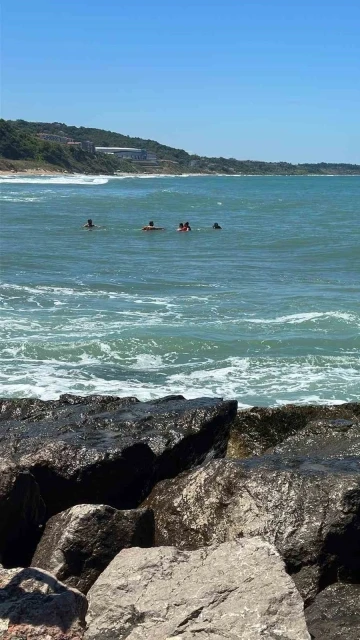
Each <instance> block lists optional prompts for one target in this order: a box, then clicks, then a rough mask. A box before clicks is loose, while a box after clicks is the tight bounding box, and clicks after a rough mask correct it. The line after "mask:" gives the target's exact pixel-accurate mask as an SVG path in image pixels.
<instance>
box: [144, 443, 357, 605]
mask: <svg viewBox="0 0 360 640" xmlns="http://www.w3.org/2000/svg"><path fill="white" fill-rule="evenodd" d="M145 505H146V506H149V507H151V508H152V509H153V510H154V513H155V522H156V532H155V539H156V544H158V545H174V546H177V547H179V548H182V549H194V548H198V547H201V546H203V545H208V544H219V543H222V542H224V541H226V540H234V539H237V538H240V537H243V536H246V537H252V536H263V537H264V538H265V539H266V540H268V541H269V542H271V543H272V544H274V545H275V546H276V548H277V549H278V551H279V552H280V554H281V555H282V557H283V558H284V560H285V562H286V566H287V569H288V571H289V572H290V573H291V574H294V575H293V577H294V579H295V581H297V577H298V578H299V582H298V586H299V589H301V592H302V595H303V597H304V598H305V599H306V600H309V599H311V598H312V597H314V595H315V594H316V593H317V591H318V590H319V589H320V588H322V587H323V586H326V584H330V583H331V582H334V581H335V580H337V579H338V578H339V577H340V578H351V579H353V580H354V579H356V580H357V579H360V535H359V528H360V518H359V512H360V460H359V459H353V460H352V461H349V460H329V461H318V462H315V461H314V460H308V459H306V458H305V459H304V458H299V459H290V460H286V459H284V458H282V457H279V456H264V457H262V458H261V457H258V458H251V459H248V460H239V461H234V460H218V461H213V462H210V463H208V464H207V465H204V466H202V467H199V468H198V469H196V470H193V471H190V472H188V473H184V474H182V475H181V476H179V477H178V478H175V479H172V480H164V481H163V482H160V483H159V484H158V485H157V486H156V487H155V488H154V489H153V492H152V493H151V494H150V496H149V497H148V499H147V500H146V501H145ZM301 570H302V572H301ZM297 574H299V575H297Z"/></svg>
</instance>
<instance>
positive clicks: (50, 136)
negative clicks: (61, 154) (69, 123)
mask: <svg viewBox="0 0 360 640" xmlns="http://www.w3.org/2000/svg"><path fill="white" fill-rule="evenodd" d="M37 135H38V137H39V138H41V140H48V141H49V142H58V143H59V144H68V143H69V142H73V139H72V138H67V137H66V136H60V135H56V134H55V133H38V134H37Z"/></svg>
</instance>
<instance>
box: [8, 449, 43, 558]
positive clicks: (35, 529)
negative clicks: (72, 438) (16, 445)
mask: <svg viewBox="0 0 360 640" xmlns="http://www.w3.org/2000/svg"><path fill="white" fill-rule="evenodd" d="M44 519H45V505H44V503H43V501H42V499H41V496H40V491H39V487H38V485H37V483H36V481H35V478H34V477H33V476H32V475H31V474H30V473H28V472H26V471H24V470H23V469H21V468H20V467H18V466H17V465H15V464H13V463H11V462H6V461H1V462H0V561H1V562H2V564H3V565H5V566H14V565H16V564H23V565H26V564H27V563H29V562H30V559H31V553H32V549H33V547H34V545H36V543H37V541H38V539H39V536H40V533H41V529H40V526H41V525H42V523H43V522H44Z"/></svg>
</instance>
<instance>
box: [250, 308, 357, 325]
mask: <svg viewBox="0 0 360 640" xmlns="http://www.w3.org/2000/svg"><path fill="white" fill-rule="evenodd" d="M320 318H321V319H329V318H336V319H337V320H344V321H345V322H347V323H355V324H357V325H359V323H360V317H358V316H356V315H354V314H353V313H347V312H343V311H321V312H320V311H310V312H307V313H294V314H291V315H286V316H278V317H276V318H247V319H246V322H250V323H252V324H303V323H304V322H314V321H316V320H319V319H320Z"/></svg>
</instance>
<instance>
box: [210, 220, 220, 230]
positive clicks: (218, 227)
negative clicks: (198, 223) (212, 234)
mask: <svg viewBox="0 0 360 640" xmlns="http://www.w3.org/2000/svg"><path fill="white" fill-rule="evenodd" d="M212 228H213V229H221V227H220V225H219V224H218V223H217V222H214V224H213V227H212Z"/></svg>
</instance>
